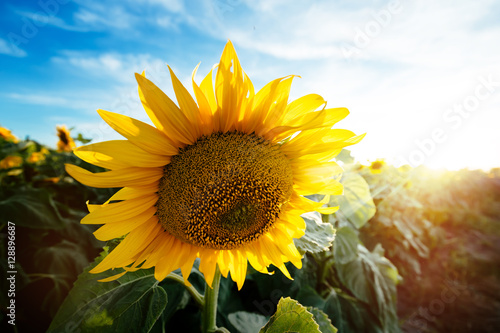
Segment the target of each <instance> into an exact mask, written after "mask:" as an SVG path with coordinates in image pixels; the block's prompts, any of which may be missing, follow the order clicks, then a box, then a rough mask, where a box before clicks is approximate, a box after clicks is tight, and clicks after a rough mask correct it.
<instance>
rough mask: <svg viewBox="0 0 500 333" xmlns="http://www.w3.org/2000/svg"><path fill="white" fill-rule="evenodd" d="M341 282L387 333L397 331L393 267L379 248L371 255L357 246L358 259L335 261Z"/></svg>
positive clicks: (395, 278)
mask: <svg viewBox="0 0 500 333" xmlns="http://www.w3.org/2000/svg"><path fill="white" fill-rule="evenodd" d="M336 267H337V274H338V276H339V278H340V280H341V282H342V283H343V284H344V285H345V286H346V287H347V288H348V289H349V290H350V291H351V293H352V294H353V295H354V296H355V297H356V298H357V299H359V300H361V301H363V302H364V303H365V304H368V305H369V306H370V310H371V311H372V312H373V313H374V314H375V316H376V317H378V318H379V320H380V321H381V323H382V327H384V328H387V329H388V331H390V332H399V325H398V318H397V315H396V283H397V281H398V273H397V269H396V267H394V265H393V264H392V263H391V262H390V261H389V260H387V258H385V257H383V250H382V249H381V247H376V248H375V250H374V251H373V252H370V251H368V250H367V249H366V248H365V247H364V246H363V245H361V244H359V245H358V257H357V258H356V259H355V260H353V261H350V262H348V263H346V264H342V263H340V262H336Z"/></svg>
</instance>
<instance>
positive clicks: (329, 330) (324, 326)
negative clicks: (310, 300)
mask: <svg viewBox="0 0 500 333" xmlns="http://www.w3.org/2000/svg"><path fill="white" fill-rule="evenodd" d="M307 311H309V312H310V313H312V315H313V316H314V321H315V322H316V323H317V324H318V326H319V330H320V332H321V333H337V329H336V328H335V327H334V326H333V325H332V322H331V320H330V319H329V318H328V316H327V315H326V314H325V313H324V312H323V311H321V310H320V309H318V308H315V307H307Z"/></svg>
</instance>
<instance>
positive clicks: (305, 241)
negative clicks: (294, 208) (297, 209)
mask: <svg viewBox="0 0 500 333" xmlns="http://www.w3.org/2000/svg"><path fill="white" fill-rule="evenodd" d="M302 218H303V219H304V220H305V221H306V233H305V235H304V236H302V237H301V238H299V239H294V243H295V246H296V247H297V249H298V250H299V251H300V252H301V253H305V252H311V253H316V252H323V251H325V250H327V249H328V248H329V247H330V246H332V242H333V240H334V239H335V229H333V226H332V225H331V224H330V223H324V222H323V221H322V219H321V215H320V214H319V213H318V212H311V213H305V214H302Z"/></svg>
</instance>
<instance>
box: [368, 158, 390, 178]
mask: <svg viewBox="0 0 500 333" xmlns="http://www.w3.org/2000/svg"><path fill="white" fill-rule="evenodd" d="M385 166H386V163H385V161H384V160H380V159H379V160H376V161H374V162H372V163H371V164H370V166H369V167H368V168H369V170H370V172H371V173H372V174H379V173H381V172H382V170H383V169H384V168H385Z"/></svg>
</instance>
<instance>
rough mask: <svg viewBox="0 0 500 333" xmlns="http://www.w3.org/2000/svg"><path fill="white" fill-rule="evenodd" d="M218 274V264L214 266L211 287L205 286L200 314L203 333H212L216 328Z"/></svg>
mask: <svg viewBox="0 0 500 333" xmlns="http://www.w3.org/2000/svg"><path fill="white" fill-rule="evenodd" d="M220 275H221V274H220V271H219V266H216V268H215V274H214V280H213V282H212V288H210V286H209V285H208V284H207V285H206V287H205V296H204V299H205V306H204V307H203V312H202V314H201V330H202V332H203V333H213V332H215V331H216V330H217V324H216V320H217V299H218V298H219V284H220Z"/></svg>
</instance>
